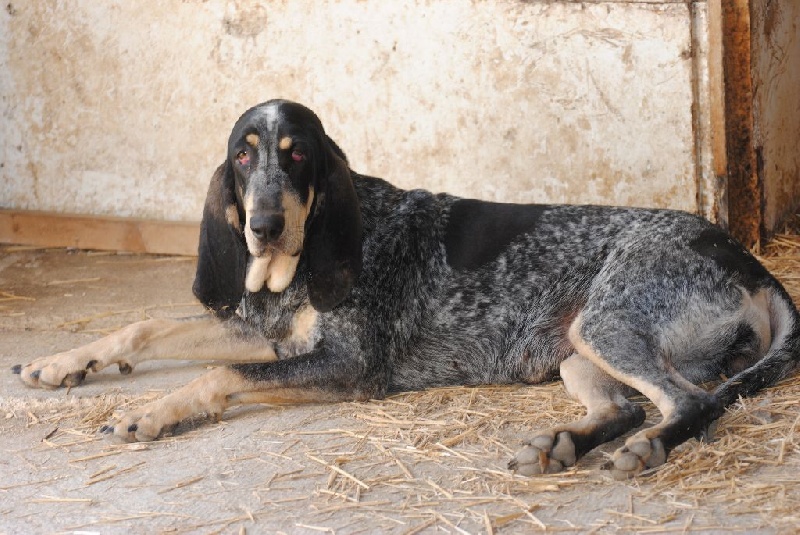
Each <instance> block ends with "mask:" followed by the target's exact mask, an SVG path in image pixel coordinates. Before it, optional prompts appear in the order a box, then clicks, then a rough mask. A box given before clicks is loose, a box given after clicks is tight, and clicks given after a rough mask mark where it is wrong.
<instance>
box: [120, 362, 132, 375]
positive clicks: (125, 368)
mask: <svg viewBox="0 0 800 535" xmlns="http://www.w3.org/2000/svg"><path fill="white" fill-rule="evenodd" d="M132 371H133V366H131V365H130V364H128V363H127V362H120V363H119V373H121V374H122V375H128V374H130V373H131V372H132Z"/></svg>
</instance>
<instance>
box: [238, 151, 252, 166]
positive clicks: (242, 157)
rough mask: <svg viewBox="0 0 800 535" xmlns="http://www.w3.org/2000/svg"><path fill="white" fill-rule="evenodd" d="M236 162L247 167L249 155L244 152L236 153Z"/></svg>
mask: <svg viewBox="0 0 800 535" xmlns="http://www.w3.org/2000/svg"><path fill="white" fill-rule="evenodd" d="M236 161H237V162H239V164H241V165H247V164H249V163H250V155H249V154H247V151H246V150H240V151H239V152H237V153H236Z"/></svg>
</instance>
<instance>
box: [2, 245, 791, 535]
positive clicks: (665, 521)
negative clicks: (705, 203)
mask: <svg viewBox="0 0 800 535" xmlns="http://www.w3.org/2000/svg"><path fill="white" fill-rule="evenodd" d="M761 260H762V261H763V262H764V264H765V265H766V266H767V268H768V269H769V270H770V271H771V272H773V273H774V274H775V275H776V276H777V277H778V278H779V279H780V280H781V281H782V282H783V283H784V285H785V287H786V289H787V291H788V292H789V294H790V295H791V296H792V298H793V299H795V301H796V302H800V237H799V236H794V235H781V236H778V237H777V238H776V239H775V240H774V241H773V242H771V243H770V244H768V245H767V246H766V247H764V249H763V251H762V255H761ZM9 297H15V296H9V295H5V294H0V299H2V298H9ZM91 319H93V318H90V321H91ZM87 323H88V322H87ZM159 395H161V393H158V392H152V393H148V394H146V395H142V396H135V397H130V396H123V395H121V394H107V395H104V396H99V397H95V398H91V399H81V398H75V397H70V396H68V397H66V398H58V399H48V400H41V401H36V402H32V401H31V400H26V401H25V402H24V403H21V402H19V401H16V400H8V399H4V398H0V411H3V413H5V414H6V417H7V418H9V417H15V418H19V419H24V420H25V422H26V425H27V426H29V427H30V426H37V428H38V427H41V428H42V430H43V431H42V437H43V439H42V443H43V445H44V446H43V447H46V448H47V447H53V448H56V447H57V448H61V449H64V448H72V447H76V446H80V445H83V444H86V443H87V442H91V441H95V440H98V437H97V433H96V430H97V428H98V427H99V426H101V425H103V424H104V423H106V422H107V421H108V419H109V418H110V417H111V415H112V413H113V412H115V411H123V410H127V409H130V408H135V407H138V406H141V405H143V404H144V403H147V402H149V401H152V400H153V399H155V398H156V397H158V396H159ZM799 401H800V375H796V376H794V377H792V378H789V379H787V380H785V381H783V382H782V383H780V384H779V385H776V386H774V387H772V388H769V389H766V390H765V391H763V392H762V393H760V394H759V395H758V396H755V397H753V398H748V399H742V400H740V401H739V402H738V403H736V404H735V405H733V406H732V407H730V408H729V410H728V411H727V412H726V414H725V415H724V416H723V417H722V418H721V419H720V423H719V427H718V431H717V436H716V437H715V440H714V441H713V442H711V443H701V442H697V441H689V442H687V443H685V444H683V445H682V446H680V447H679V448H677V449H676V450H675V451H674V452H673V453H672V454H671V456H670V459H669V462H668V463H667V464H665V465H664V466H662V467H659V468H657V469H655V470H651V471H649V472H648V473H646V474H643V475H641V476H640V477H638V478H636V479H634V480H631V481H629V482H616V481H613V480H611V478H609V477H606V476H605V475H604V473H603V472H602V471H600V470H598V467H599V466H600V465H601V464H603V462H604V461H605V460H606V459H607V456H608V455H609V454H610V453H611V452H613V451H614V449H615V448H616V447H617V446H618V445H619V444H620V443H621V441H620V440H618V441H616V442H614V443H612V444H608V445H605V446H603V447H601V448H600V451H597V452H593V453H591V454H589V455H588V456H587V457H586V458H584V459H582V460H581V462H580V463H579V464H578V466H577V467H575V468H573V469H570V470H568V471H566V472H565V473H562V474H555V475H547V476H540V477H535V478H524V477H520V476H516V475H514V474H512V473H510V472H509V471H507V470H505V468H504V464H505V462H506V460H507V459H508V458H509V456H510V455H511V454H512V452H513V451H514V450H515V449H516V448H517V447H518V446H519V445H520V443H521V442H522V440H524V439H525V438H528V437H529V436H530V434H531V433H532V432H533V431H534V430H535V429H542V428H547V427H550V426H553V425H556V424H559V423H563V422H568V421H573V420H575V419H577V418H579V417H581V416H582V415H583V408H582V406H581V405H580V404H579V403H577V402H575V401H573V400H572V399H570V398H569V397H568V396H567V394H566V392H565V390H564V387H563V385H562V384H561V383H559V382H555V383H550V384H544V385H537V386H524V387H523V386H487V387H480V388H466V387H457V388H440V389H434V390H428V391H423V392H410V393H405V394H401V395H396V396H393V397H390V398H388V399H384V400H378V401H370V402H366V403H357V402H354V403H343V404H339V405H337V406H334V407H330V408H328V409H326V410H327V413H326V414H328V415H329V417H331V418H335V420H336V421H337V425H338V427H335V426H331V427H328V428H323V429H321V430H312V429H314V428H315V427H316V426H314V427H311V428H308V427H306V426H302V427H301V428H300V429H298V430H290V431H285V432H283V433H276V432H275V431H272V430H265V431H262V432H259V434H263V435H264V436H265V440H264V441H263V442H264V443H263V445H262V446H263V447H262V449H259V450H257V451H254V452H252V453H249V452H248V454H247V455H242V456H239V457H235V458H233V459H231V460H230V462H232V463H244V462H247V461H258V462H262V463H264V464H265V465H267V466H270V467H273V469H274V473H272V475H271V476H270V477H267V478H265V481H263V482H262V483H261V484H260V485H259V487H258V488H257V489H253V493H254V494H256V495H261V494H263V495H264V497H263V498H261V500H260V503H261V504H262V506H263V511H267V512H265V513H263V514H264V515H267V513H270V514H274V512H275V511H287V510H293V511H296V510H303V511H308V516H307V518H308V520H307V521H304V522H298V523H297V524H296V528H297V529H298V530H303V531H309V532H321V533H327V532H334V531H335V530H334V529H332V528H331V527H329V524H331V525H335V526H337V530H340V531H358V530H363V529H364V528H365V526H369V527H370V529H380V530H382V531H387V532H388V531H391V532H394V533H408V534H413V533H421V532H429V531H434V530H437V531H446V532H451V533H456V532H458V533H464V532H467V531H471V532H474V531H477V530H481V531H484V532H486V533H498V532H502V531H505V530H507V529H508V530H511V531H514V530H516V531H519V532H526V531H539V530H547V531H576V530H594V531H601V532H608V531H625V532H633V531H635V532H641V533H667V532H692V531H704V530H708V531H715V530H716V531H723V532H730V531H752V530H754V529H773V530H777V531H779V532H781V531H786V532H789V531H791V530H792V529H794V527H796V526H797V525H800V403H799ZM635 402H636V403H640V404H641V405H642V406H643V407H644V408H645V410H646V412H647V414H648V420H647V421H648V423H649V424H652V423H655V422H656V421H658V419H659V415H658V413H657V411H656V410H655V409H654V407H653V406H652V404H650V403H649V402H647V400H645V399H643V398H639V399H635ZM9 415H10V416H9ZM220 425H224V423H223V424H220ZM200 432H203V433H206V432H209V431H208V429H204V430H202V431H200ZM185 439H186V436H183V437H181V436H176V437H172V438H169V439H167V440H168V441H169V443H172V444H173V445H174V443H175V442H177V441H181V440H185ZM276 439H280V440H276ZM312 439H313V440H312ZM169 443H168V445H166V446H163V445H160V446H152V447H170V446H169ZM273 446H274V448H273V449H275V451H272V450H271V449H270V448H271V447H273ZM150 447H151V446H150V445H147V444H133V445H109V444H107V443H105V442H103V445H102V447H98V446H93V448H92V449H90V450H89V451H87V452H86V454H85V455H82V456H80V457H76V458H72V459H71V460H70V461H69V463H70V464H71V465H77V466H81V467H86V466H91V463H92V461H98V462H99V463H101V464H102V463H105V462H111V464H105V465H103V466H100V467H97V466H95V468H94V469H93V471H92V472H91V473H89V472H88V471H87V475H86V476H85V478H84V479H83V482H82V484H83V485H84V487H89V486H94V485H96V484H98V483H101V482H104V481H108V480H111V479H114V478H120V480H121V481H124V480H125V478H126V477H127V476H129V475H130V474H131V473H132V472H134V471H136V470H144V469H146V468H142V463H138V464H137V463H132V464H129V463H120V466H118V465H117V464H113V463H114V462H115V461H117V462H118V461H120V460H121V459H123V457H120V455H121V454H124V453H126V452H128V451H131V450H134V451H135V450H136V449H147V448H150ZM126 460H128V461H130V460H129V459H126ZM123 464H124V465H123ZM58 477H61V476H58ZM58 477H57V478H56V479H58ZM206 479H207V477H206V475H205V474H203V473H199V474H198V475H196V476H192V477H183V478H181V479H179V480H178V481H176V482H174V483H172V484H169V485H166V486H163V487H162V488H160V489H157V491H156V492H157V494H159V495H167V496H169V497H171V498H172V497H174V499H175V500H179V499H182V496H184V495H183V494H182V492H184V491H191V489H192V488H194V487H195V486H198V487H199V486H202V485H203V484H204V483H206V482H207V481H206ZM54 480H55V479H54ZM47 481H50V480H47ZM308 481H311V482H313V485H315V489H316V490H315V491H314V492H313V494H311V495H309V494H302V495H297V494H296V491H295V489H296V488H305V487H303V485H304V484H306V483H307V482H308ZM39 483H42V482H33V483H25V484H21V485H15V486H14V488H15V487H17V486H19V487H25V488H27V487H28V486H29V485H35V484H39ZM11 488H12V487H7V488H3V487H0V491H6V490H9V489H11ZM293 493H294V494H293ZM621 493H624V495H625V496H628V504H627V506H626V507H623V508H620V509H615V510H612V509H607V510H604V511H601V513H600V516H599V517H597V518H594V519H593V520H591V521H588V522H584V521H583V520H581V519H582V517H581V516H580V512H578V511H573V513H574V514H573V515H570V514H566V515H563V518H561V519H560V520H559V521H558V522H556V521H554V520H553V518H554V516H555V513H554V511H556V512H558V511H563V510H565V509H566V510H570V508H571V507H572V502H575V501H576V500H577V499H578V498H577V497H576V496H580V495H581V494H583V495H593V496H594V495H596V496H598V501H601V500H602V499H603V497H606V496H610V495H619V494H621ZM36 500H39V502H41V503H51V502H58V503H61V502H63V501H65V500H67V501H79V500H75V499H73V498H63V499H62V498H61V497H60V496H59V495H55V494H47V495H44V494H42V495H40V496H39V497H38V498H36ZM81 503H82V504H84V505H85V503H84V502H81ZM653 511H657V512H656V513H654V512H653ZM153 514H154V515H155V513H153ZM158 514H159V515H162V516H168V515H169V513H158ZM258 515H259V511H255V513H251V512H250V511H249V510H248V511H247V512H246V514H242V515H236V516H232V517H225V518H224V519H222V520H209V521H208V522H206V523H201V524H192V523H191V522H188V520H189V519H188V517H187V518H186V521H187V522H186V523H185V524H184V525H182V527H181V528H180V530H179V531H180V532H184V531H191V530H192V529H203V530H206V531H208V530H209V529H211V528H212V527H213V528H219V529H220V530H224V529H225V528H228V527H230V526H232V525H234V524H237V523H241V522H251V523H252V522H255V520H256V519H258ZM138 518H145V516H144V515H143V514H138V515H130V516H126V517H111V516H103V517H101V518H99V519H98V520H97V521H96V522H92V523H91V524H86V525H109V524H114V523H118V522H119V523H121V522H126V521H131V519H138ZM348 519H349V520H348ZM720 519H725V522H724V523H723V522H720ZM738 519H742V520H741V525H739V523H738V522H739V520H738ZM465 526H469V529H464V528H465ZM78 527H80V526H76V529H77V528H78Z"/></svg>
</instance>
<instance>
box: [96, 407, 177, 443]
mask: <svg viewBox="0 0 800 535" xmlns="http://www.w3.org/2000/svg"><path fill="white" fill-rule="evenodd" d="M178 423H179V422H177V421H171V419H170V418H169V417H164V414H163V413H162V412H160V408H159V406H158V402H155V403H150V404H148V405H145V406H144V407H142V408H141V409H138V410H134V411H130V412H127V413H125V414H124V415H122V416H121V417H119V418H117V419H115V420H113V421H112V422H111V423H109V424H108V425H104V426H103V427H101V428H100V432H101V433H103V434H106V435H109V437H110V438H111V440H113V441H114V442H151V441H153V440H156V439H157V438H159V437H160V436H162V435H164V434H167V433H169V432H170V431H172V429H174V428H175V426H177V425H178Z"/></svg>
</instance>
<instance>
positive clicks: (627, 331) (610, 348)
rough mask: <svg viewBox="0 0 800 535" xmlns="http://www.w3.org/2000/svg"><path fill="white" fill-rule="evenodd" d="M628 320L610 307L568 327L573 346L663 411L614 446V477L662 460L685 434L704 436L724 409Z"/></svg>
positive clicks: (631, 472) (689, 436) (685, 438)
mask: <svg viewBox="0 0 800 535" xmlns="http://www.w3.org/2000/svg"><path fill="white" fill-rule="evenodd" d="M584 321H585V324H584ZM632 325H635V322H631V321H625V320H624V319H620V318H616V317H614V315H613V314H609V313H605V314H602V315H595V316H594V317H593V318H589V319H587V318H585V317H583V315H579V316H578V317H577V318H576V319H575V321H574V322H573V324H572V326H571V327H570V330H569V338H570V342H572V344H573V347H574V348H575V350H576V351H577V352H579V353H580V354H581V355H583V356H584V357H586V358H587V359H589V360H590V361H591V362H592V363H593V364H594V365H595V366H597V367H598V368H600V369H601V370H603V371H604V372H606V373H607V374H608V375H610V376H612V377H613V378H615V379H616V380H618V381H620V382H622V383H624V384H626V385H628V386H630V387H632V388H634V389H636V390H638V391H639V392H641V393H642V394H643V395H645V396H646V397H647V398H649V399H650V401H652V402H653V403H654V404H655V406H656V407H657V408H658V410H659V411H660V412H661V414H662V417H663V419H662V420H661V422H660V423H658V424H657V425H655V426H653V427H650V428H647V429H643V430H642V431H639V432H638V433H636V434H634V435H633V436H631V437H630V438H629V439H628V440H626V442H625V446H623V447H622V448H620V449H618V450H617V451H616V452H614V455H613V458H612V464H613V466H612V467H611V470H612V475H613V476H614V477H615V478H618V479H624V478H627V477H630V476H633V475H636V474H638V473H639V472H641V471H642V470H644V469H645V468H653V467H656V466H659V465H661V464H663V463H664V462H665V461H666V459H667V455H668V454H669V452H670V451H671V450H672V449H673V448H675V447H676V446H678V445H679V444H681V443H683V442H685V441H686V440H688V439H690V438H694V437H702V436H704V435H705V433H706V432H707V430H708V428H709V426H710V425H711V423H712V422H713V421H714V420H716V419H717V418H719V417H720V416H721V415H722V413H723V411H724V409H723V406H722V404H721V403H720V402H719V401H718V400H717V398H716V397H715V396H714V395H713V394H710V393H708V392H706V391H705V390H703V389H701V388H700V387H698V386H696V385H694V384H692V383H691V382H689V381H687V380H686V379H685V378H684V377H683V376H681V375H680V374H679V373H678V372H677V371H675V370H674V369H673V368H672V367H671V366H670V364H669V362H667V360H666V359H665V358H664V357H663V355H660V354H659V349H657V344H656V343H655V341H653V340H650V339H649V338H648V336H647V335H646V334H643V331H642V329H641V328H634V327H632ZM626 326H628V327H626Z"/></svg>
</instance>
